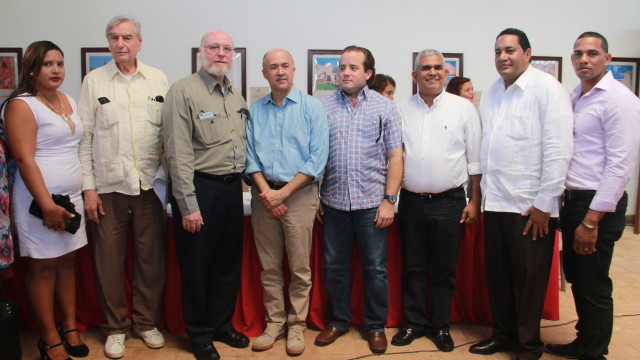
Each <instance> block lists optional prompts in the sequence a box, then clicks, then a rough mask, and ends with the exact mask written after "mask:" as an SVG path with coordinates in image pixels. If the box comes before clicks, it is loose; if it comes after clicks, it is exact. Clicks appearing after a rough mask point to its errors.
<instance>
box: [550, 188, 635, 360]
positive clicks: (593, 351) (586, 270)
mask: <svg viewBox="0 0 640 360" xmlns="http://www.w3.org/2000/svg"><path fill="white" fill-rule="evenodd" d="M594 195H595V191H589V190H587V191H575V190H574V191H567V192H565V198H564V206H563V207H562V210H561V212H560V217H561V219H562V225H561V226H562V249H563V250H562V261H563V266H564V273H565V275H566V277H567V281H568V282H569V283H571V291H572V292H573V300H574V302H575V304H576V312H577V313H578V323H577V324H576V330H577V331H578V334H577V339H576V341H575V344H576V345H577V346H578V349H579V352H580V353H581V354H583V355H584V358H585V359H601V358H602V357H603V356H604V355H606V354H607V353H608V352H609V349H608V347H609V342H610V341H611V332H612V330H613V298H612V296H611V294H612V292H613V282H612V281H611V278H610V277H609V267H610V266H611V259H612V257H613V247H614V245H615V241H617V240H618V239H620V236H622V232H623V231H624V227H625V225H626V219H625V213H626V210H627V193H626V192H625V193H624V194H623V195H622V198H621V199H620V201H619V202H618V205H617V207H616V212H615V213H607V214H606V215H605V216H604V217H603V218H602V220H600V223H599V224H598V240H597V242H596V252H594V253H592V254H591V255H578V254H576V253H575V252H574V251H573V239H574V235H575V231H576V228H578V227H579V226H581V225H580V223H581V222H582V220H583V219H584V216H585V215H586V214H587V211H589V205H590V204H591V200H592V199H593V196H594Z"/></svg>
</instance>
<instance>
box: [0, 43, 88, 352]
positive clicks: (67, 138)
mask: <svg viewBox="0 0 640 360" xmlns="http://www.w3.org/2000/svg"><path fill="white" fill-rule="evenodd" d="M64 77H65V68H64V57H63V53H62V50H60V48H59V47H58V46H57V45H55V44H54V43H52V42H50V41H37V42H34V43H33V44H31V45H29V47H27V50H26V52H25V56H24V60H23V64H22V72H21V74H20V83H19V84H18V87H17V88H16V90H15V91H13V92H12V93H11V95H10V96H9V99H8V100H7V103H6V108H5V112H4V119H5V126H6V132H7V136H8V141H9V148H10V150H11V154H12V156H13V158H14V160H15V161H16V165H17V167H18V170H19V172H18V173H16V178H15V184H14V187H13V193H12V206H13V213H14V224H13V227H14V230H15V232H16V234H17V236H18V241H19V245H20V246H19V249H20V255H21V256H23V257H26V261H27V268H28V273H27V284H26V293H27V298H28V300H29V305H30V307H31V310H32V311H33V315H34V317H35V319H36V321H37V323H38V328H39V334H40V340H39V341H38V349H39V350H40V357H41V359H43V360H44V359H52V360H58V359H68V358H69V354H71V355H73V356H77V357H83V356H87V354H88V353H89V349H88V348H87V346H86V345H85V344H83V343H82V340H81V339H80V336H79V335H78V332H77V331H76V330H75V327H76V318H75V317H76V312H75V311H76V280H75V260H76V250H77V249H79V248H81V247H83V246H84V245H86V244H87V235H86V233H85V223H84V217H83V218H82V219H81V222H80V227H79V229H78V231H77V232H76V233H75V234H70V233H68V232H65V228H66V227H67V225H68V223H69V221H70V219H71V218H73V217H74V215H73V214H72V213H70V212H69V211H67V210H65V209H64V208H63V207H61V206H59V205H56V203H54V202H53V200H52V198H51V194H61V195H69V197H70V198H71V201H72V202H73V204H74V205H75V209H76V211H82V209H84V206H83V203H82V197H81V196H80V191H81V186H82V173H81V171H80V161H79V159H78V144H79V142H80V138H81V137H82V133H83V132H84V128H83V126H82V122H81V121H80V118H79V116H78V114H77V109H76V104H75V101H74V100H73V99H72V98H71V97H69V96H67V95H66V94H64V93H62V92H59V91H58V88H59V87H60V86H61V85H62V82H63V81H64ZM32 202H35V203H36V204H37V205H38V206H39V207H40V209H41V210H42V215H43V219H42V220H41V219H39V218H37V217H36V216H34V215H31V214H30V213H29V207H30V205H31V203H32ZM54 297H55V299H56V300H57V303H58V305H59V307H60V313H61V315H62V322H61V323H60V325H58V327H57V328H56V325H55V321H54V309H53V305H54ZM65 330H66V331H65ZM63 344H64V346H61V345H63Z"/></svg>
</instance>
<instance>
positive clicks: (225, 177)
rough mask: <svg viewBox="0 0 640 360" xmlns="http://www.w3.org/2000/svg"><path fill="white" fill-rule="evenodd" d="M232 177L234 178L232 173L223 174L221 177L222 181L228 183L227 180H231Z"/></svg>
mask: <svg viewBox="0 0 640 360" xmlns="http://www.w3.org/2000/svg"><path fill="white" fill-rule="evenodd" d="M233 178H234V175H225V176H224V177H223V178H222V181H224V182H226V183H228V182H230V181H231V180H233Z"/></svg>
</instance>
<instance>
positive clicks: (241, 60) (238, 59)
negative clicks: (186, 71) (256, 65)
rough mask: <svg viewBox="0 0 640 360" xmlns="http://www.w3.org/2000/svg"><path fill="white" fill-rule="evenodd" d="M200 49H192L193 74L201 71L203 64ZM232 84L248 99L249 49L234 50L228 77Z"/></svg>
mask: <svg viewBox="0 0 640 360" xmlns="http://www.w3.org/2000/svg"><path fill="white" fill-rule="evenodd" d="M199 52H200V48H197V47H194V48H191V73H192V74H193V73H195V72H197V71H198V70H199V69H200V66H201V65H202V62H201V61H200V56H199ZM227 77H228V78H229V81H231V84H232V85H233V86H234V87H235V88H236V89H240V91H241V92H242V97H243V98H245V100H246V99H247V48H238V47H237V48H233V66H232V67H231V72H230V73H229V75H227Z"/></svg>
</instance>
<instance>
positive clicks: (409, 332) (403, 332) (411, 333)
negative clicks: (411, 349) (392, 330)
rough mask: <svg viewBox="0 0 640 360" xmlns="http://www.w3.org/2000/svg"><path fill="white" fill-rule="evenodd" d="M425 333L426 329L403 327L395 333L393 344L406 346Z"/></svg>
mask: <svg viewBox="0 0 640 360" xmlns="http://www.w3.org/2000/svg"><path fill="white" fill-rule="evenodd" d="M422 335H424V331H420V330H415V329H412V328H402V329H400V331H398V333H397V334H395V335H393V338H392V339H391V345H395V346H406V345H409V344H411V343H412V342H413V340H415V339H417V338H419V337H420V336H422Z"/></svg>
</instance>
